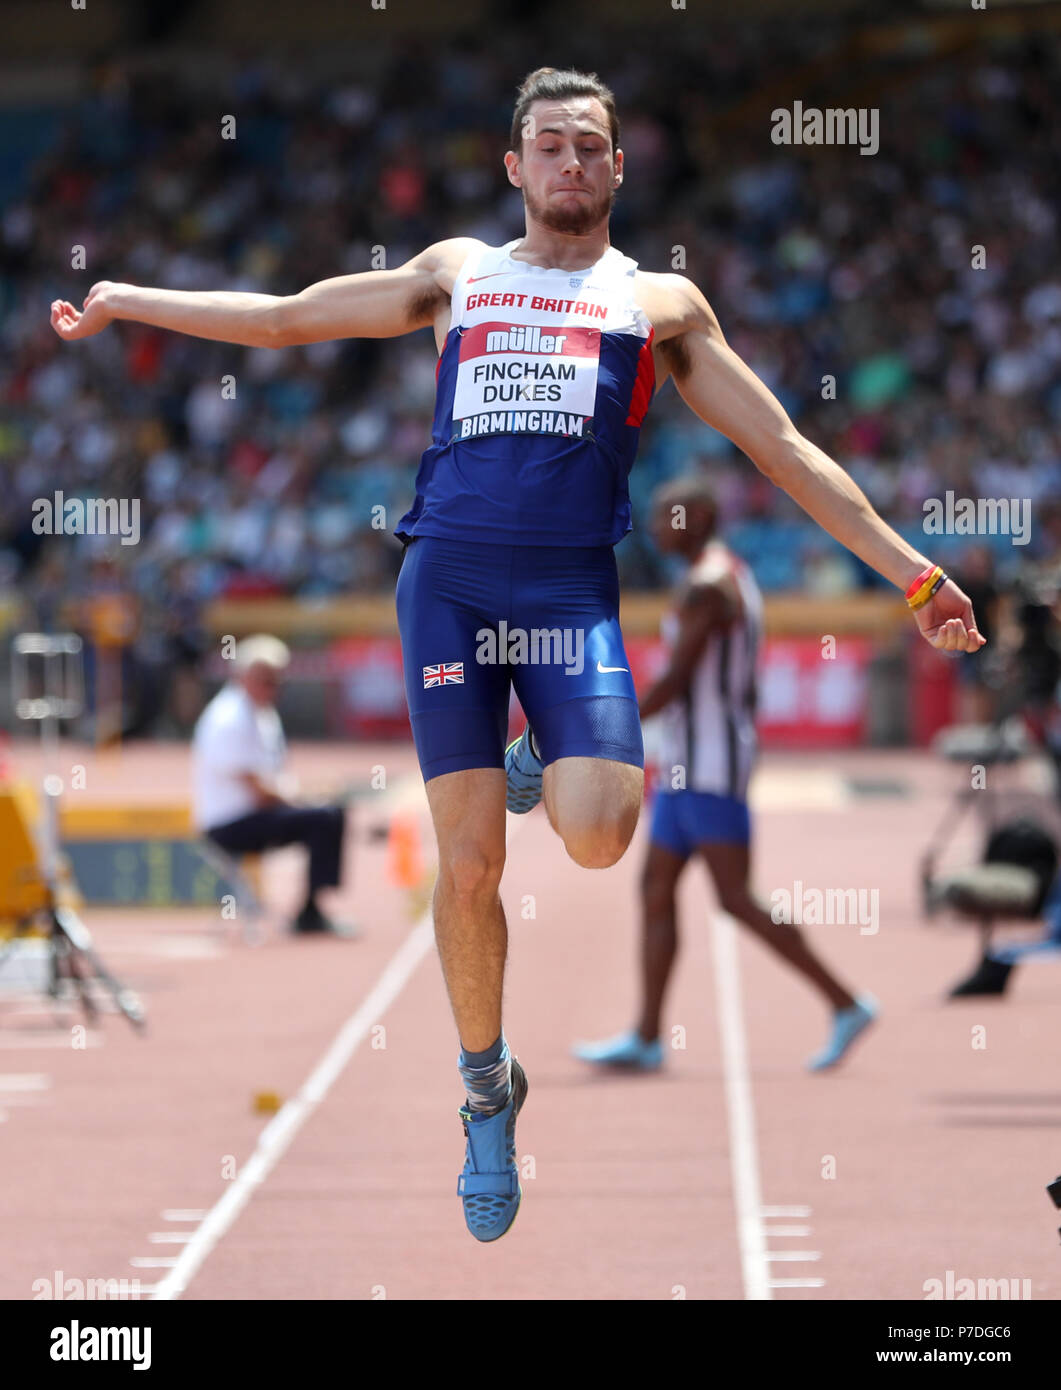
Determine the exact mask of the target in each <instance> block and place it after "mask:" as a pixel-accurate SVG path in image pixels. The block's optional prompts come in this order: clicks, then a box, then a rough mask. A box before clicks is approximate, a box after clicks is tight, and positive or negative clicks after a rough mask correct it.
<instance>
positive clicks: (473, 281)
mask: <svg viewBox="0 0 1061 1390" xmlns="http://www.w3.org/2000/svg"><path fill="white" fill-rule="evenodd" d="M504 273H505V272H504V271H503V270H492V271H491V272H490V274H489V275H469V276H468V278H467V280H466V281H465V284H467V285H477V284H478V283H479V281H480V280H496V279H497V277H498V276H499V275H504Z"/></svg>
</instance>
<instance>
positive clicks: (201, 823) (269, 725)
mask: <svg viewBox="0 0 1061 1390" xmlns="http://www.w3.org/2000/svg"><path fill="white" fill-rule="evenodd" d="M286 753H287V748H286V744H285V741H284V730H283V726H282V725H281V723H280V716H279V714H277V712H276V710H275V709H274V708H273V707H272V706H271V705H270V706H267V707H264V708H263V707H262V706H259V705H256V704H255V703H254V701H253V700H252V699H251V697H250V696H249V695H248V694H247V692H246V691H245V690H244V689H243V687H242V686H241V685H237V684H236V683H235V682H230V683H229V684H228V685H225V686H222V688H221V689H220V690H219V691H218V692H217V694H216V695H215V696H214V698H213V699H212V700H211V701H210V703H209V704H208V705H207V707H206V709H204V710H203V712H202V714H201V715H200V716H199V718H198V721H197V722H196V725H195V733H194V735H193V738H192V763H193V796H192V815H193V818H194V820H195V824H196V827H197V828H198V829H199V830H209V829H210V828H211V827H212V826H215V825H225V824H227V823H228V822H229V821H232V820H238V819H239V818H240V817H241V816H247V815H250V813H251V812H252V811H256V810H257V809H258V804H257V801H256V799H255V796H254V793H253V792H252V791H251V789H250V788H249V787H248V786H247V785H246V784H245V783H244V782H242V781H241V780H240V774H241V773H244V772H255V773H257V774H258V776H259V777H262V778H264V779H266V780H268V781H271V780H272V779H274V778H275V777H276V776H277V775H278V774H279V772H280V770H281V768H282V767H283V764H284V759H285V757H286Z"/></svg>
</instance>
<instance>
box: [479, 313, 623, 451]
mask: <svg viewBox="0 0 1061 1390" xmlns="http://www.w3.org/2000/svg"><path fill="white" fill-rule="evenodd" d="M600 342H601V334H600V329H599V328H580V327H567V326H563V325H562V326H560V327H557V328H551V327H550V328H543V327H542V326H541V325H540V324H523V323H479V324H476V325H475V326H474V327H472V328H466V329H465V330H464V331H463V333H462V335H461V345H460V357H459V360H458V366H457V385H456V390H455V392H454V396H453V435H454V438H455V439H473V438H475V437H476V436H478V435H486V434H563V435H577V436H582V435H584V434H586V433H587V432H588V429H589V426H590V424H591V423H592V420H593V410H594V405H595V402H596V398H597V370H598V367H599V365H600Z"/></svg>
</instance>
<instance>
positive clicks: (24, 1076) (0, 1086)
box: [0, 1071, 52, 1099]
mask: <svg viewBox="0 0 1061 1390" xmlns="http://www.w3.org/2000/svg"><path fill="white" fill-rule="evenodd" d="M51 1084H52V1080H51V1077H50V1076H45V1075H44V1073H43V1072H32V1071H27V1072H8V1073H7V1074H6V1075H0V1091H5V1092H13V1091H21V1092H25V1091H46V1090H47V1089H48V1087H49V1086H50V1085H51ZM8 1098H9V1097H7V1096H5V1099H8Z"/></svg>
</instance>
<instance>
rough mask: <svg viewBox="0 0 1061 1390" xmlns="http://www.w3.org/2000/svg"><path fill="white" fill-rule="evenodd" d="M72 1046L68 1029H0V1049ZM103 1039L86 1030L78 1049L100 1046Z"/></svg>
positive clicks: (67, 1047)
mask: <svg viewBox="0 0 1061 1390" xmlns="http://www.w3.org/2000/svg"><path fill="white" fill-rule="evenodd" d="M71 1046H72V1044H71V1041H70V1030H69V1029H66V1031H65V1032H60V1033H34V1032H31V1031H30V1029H28V1028H18V1029H12V1030H10V1031H7V1032H4V1031H2V1030H0V1051H2V1050H4V1049H6V1048H11V1049H12V1050H15V1049H17V1048H33V1047H62V1048H66V1049H67V1050H69V1049H70V1047H71ZM102 1046H103V1039H102V1037H98V1036H97V1035H96V1034H95V1033H90V1032H88V1031H87V1030H86V1032H85V1037H84V1039H83V1041H81V1042H80V1043H79V1044H78V1051H79V1052H80V1051H81V1049H82V1048H87V1047H102Z"/></svg>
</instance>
